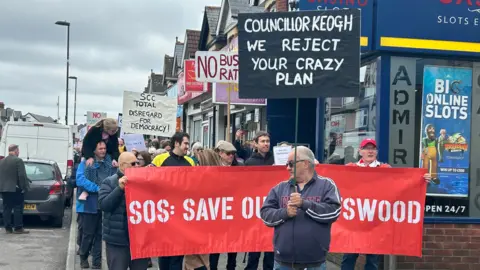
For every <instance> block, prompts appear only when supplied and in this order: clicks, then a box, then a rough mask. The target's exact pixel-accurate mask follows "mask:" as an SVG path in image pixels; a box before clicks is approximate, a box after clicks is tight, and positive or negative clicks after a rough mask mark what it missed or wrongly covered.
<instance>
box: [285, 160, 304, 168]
mask: <svg viewBox="0 0 480 270" xmlns="http://www.w3.org/2000/svg"><path fill="white" fill-rule="evenodd" d="M300 161H304V160H297V161H293V160H290V161H289V162H287V167H289V168H293V165H295V164H297V163H298V162H300Z"/></svg>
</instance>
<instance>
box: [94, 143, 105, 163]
mask: <svg viewBox="0 0 480 270" xmlns="http://www.w3.org/2000/svg"><path fill="white" fill-rule="evenodd" d="M94 154H95V156H97V157H98V158H101V159H103V158H105V155H106V154H107V145H106V144H105V143H104V142H100V143H98V144H97V148H96V149H95V151H94Z"/></svg>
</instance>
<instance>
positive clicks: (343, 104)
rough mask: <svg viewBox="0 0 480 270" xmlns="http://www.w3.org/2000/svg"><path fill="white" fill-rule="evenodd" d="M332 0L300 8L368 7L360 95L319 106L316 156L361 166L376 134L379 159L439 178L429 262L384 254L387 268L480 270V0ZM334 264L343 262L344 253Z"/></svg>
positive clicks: (428, 235) (429, 224)
mask: <svg viewBox="0 0 480 270" xmlns="http://www.w3.org/2000/svg"><path fill="white" fill-rule="evenodd" d="M326 2H327V1H323V0H321V1H320V0H318V1H311V0H301V1H300V3H299V7H300V9H301V10H317V9H333V8H360V9H361V10H362V33H361V36H362V40H361V45H362V56H361V58H362V68H361V72H360V74H361V76H360V81H361V90H360V92H359V94H358V96H355V97H343V98H325V99H318V100H317V103H316V108H315V110H316V116H317V118H316V122H317V131H318V132H316V134H315V135H316V150H317V151H316V156H317V159H319V160H322V161H323V162H325V163H332V164H345V163H348V162H350V161H354V160H356V159H358V156H357V151H358V145H359V142H360V141H361V140H362V139H363V138H375V139H376V140H377V143H378V148H379V152H378V155H379V160H380V161H382V162H388V163H389V164H391V165H392V166H393V167H420V168H425V169H427V170H428V171H429V172H430V173H431V174H432V175H433V176H434V177H435V178H436V180H437V182H438V184H429V186H428V188H427V197H426V206H425V219H424V223H425V229H424V238H423V241H424V245H423V246H424V249H423V257H422V258H412V257H391V256H385V261H386V263H385V265H386V266H385V268H384V269H398V270H403V269H405V270H407V269H480V261H479V255H480V164H479V163H478V160H479V159H480V1H476V2H475V1H451V0H432V1H395V0H382V1H372V0H363V1H329V3H328V4H325V3H326ZM332 2H334V3H336V4H331V3H332ZM369 14H370V15H369ZM281 102H283V103H285V104H283V106H286V105H287V103H288V101H276V103H277V104H275V103H274V102H272V101H271V100H269V105H268V106H269V109H271V111H274V112H281V106H282V105H280V103H281ZM307 102H308V101H307ZM271 106H273V108H270V107H271ZM290 106H291V108H294V105H292V104H291V105H290ZM284 111H288V109H284ZM267 114H268V111H267ZM279 119H283V120H284V121H286V120H287V119H289V118H288V116H287V115H286V114H284V115H281V117H280V118H277V119H276V121H278V122H280V120H279ZM300 119H302V118H300ZM302 121H303V122H304V125H305V122H306V121H308V120H301V122H300V125H301V124H302ZM310 121H311V120H310ZM269 128H270V132H272V133H283V134H287V133H288V132H289V130H288V128H285V127H283V128H282V127H281V125H280V124H278V125H276V126H273V128H272V126H271V125H270V122H269ZM330 259H331V260H334V261H336V262H337V263H340V261H341V255H338V254H337V255H334V256H332V257H331V258H330ZM361 263H363V262H362V261H360V262H359V263H358V265H360V264H361ZM359 269H360V268H359ZM362 269H363V268H362Z"/></svg>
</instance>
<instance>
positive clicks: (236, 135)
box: [235, 129, 242, 140]
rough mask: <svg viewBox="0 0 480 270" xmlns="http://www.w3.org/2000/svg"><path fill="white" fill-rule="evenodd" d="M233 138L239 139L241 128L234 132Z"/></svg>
mask: <svg viewBox="0 0 480 270" xmlns="http://www.w3.org/2000/svg"><path fill="white" fill-rule="evenodd" d="M235 138H236V139H237V140H240V139H241V138H242V130H241V129H239V130H237V132H235Z"/></svg>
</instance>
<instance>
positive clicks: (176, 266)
mask: <svg viewBox="0 0 480 270" xmlns="http://www.w3.org/2000/svg"><path fill="white" fill-rule="evenodd" d="M158 265H159V266H160V270H182V269H183V256H170V257H160V258H158Z"/></svg>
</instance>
